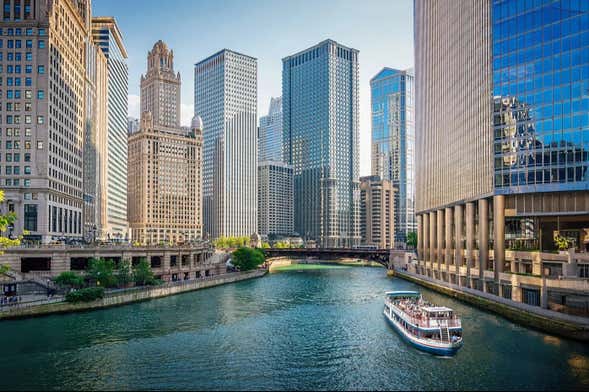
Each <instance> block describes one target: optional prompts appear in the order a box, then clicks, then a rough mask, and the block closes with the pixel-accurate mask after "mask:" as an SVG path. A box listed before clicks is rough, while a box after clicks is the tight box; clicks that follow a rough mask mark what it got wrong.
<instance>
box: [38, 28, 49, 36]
mask: <svg viewBox="0 0 589 392" xmlns="http://www.w3.org/2000/svg"><path fill="white" fill-rule="evenodd" d="M39 35H41V36H45V35H47V31H46V30H45V29H39Z"/></svg>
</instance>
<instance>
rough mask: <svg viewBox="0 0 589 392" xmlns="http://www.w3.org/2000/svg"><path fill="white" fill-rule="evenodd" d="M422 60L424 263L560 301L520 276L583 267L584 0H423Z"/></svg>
mask: <svg viewBox="0 0 589 392" xmlns="http://www.w3.org/2000/svg"><path fill="white" fill-rule="evenodd" d="M415 58H416V86H417V90H416V113H417V118H416V146H417V151H416V179H417V182H416V204H417V223H418V230H417V232H418V246H417V247H418V253H419V260H420V262H422V264H421V265H420V266H419V267H418V270H419V272H420V273H422V274H425V275H428V276H430V277H433V278H436V279H440V280H441V281H444V282H449V283H454V284H458V285H463V286H466V287H471V288H476V289H480V290H483V291H486V292H490V293H492V294H495V295H498V296H502V297H504V298H510V299H512V300H514V301H518V302H526V303H528V304H531V305H539V304H540V303H541V304H542V306H544V307H547V306H548V305H547V303H548V300H547V299H546V298H547V296H548V297H551V298H559V299H558V300H557V301H558V303H560V304H565V303H566V302H567V301H566V296H567V295H568V294H567V290H569V291H568V292H569V293H570V292H575V290H577V289H576V288H575V286H574V284H570V285H569V284H568V283H566V282H565V281H564V280H563V282H561V283H559V284H558V285H557V286H558V287H552V288H551V287H548V289H547V290H548V295H543V296H542V299H540V297H541V295H540V292H541V289H540V286H541V284H542V283H541V282H540V278H537V279H531V280H529V281H528V282H526V283H523V282H520V281H519V278H518V277H517V276H516V275H514V273H523V274H529V275H543V274H548V275H549V277H553V278H556V277H564V278H567V277H572V278H575V279H576V278H579V277H586V276H587V272H586V271H587V270H589V264H587V259H586V252H587V251H589V218H588V216H589V170H588V169H589V3H588V2H586V1H576V0H526V1H521V0H518V1H515V0H485V1H481V2H476V3H475V2H471V1H460V2H442V1H438V2H434V1H428V0H416V1H415ZM560 237H563V238H565V239H567V240H568V241H566V242H568V243H567V244H566V247H567V248H568V249H569V251H568V256H566V257H565V256H561V257H560V259H559V258H558V255H555V256H551V253H552V252H554V251H556V250H557V249H558V248H561V247H562V246H563V245H560V244H559V242H561V243H562V242H563V241H562V239H561V238H560ZM571 249H572V250H571ZM560 250H562V249H560ZM524 285H525V286H526V287H523V286H524ZM544 293H546V289H545V291H544ZM578 294H579V293H578V292H577V295H578ZM579 298H581V297H578V298H577V299H579ZM579 303H581V304H584V305H582V306H587V304H588V303H589V297H585V299H579Z"/></svg>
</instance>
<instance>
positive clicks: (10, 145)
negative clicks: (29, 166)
mask: <svg viewBox="0 0 589 392" xmlns="http://www.w3.org/2000/svg"><path fill="white" fill-rule="evenodd" d="M24 147H25V150H30V149H31V141H30V140H25V143H24ZM6 149H7V150H12V149H14V150H19V149H20V141H18V140H7V141H6ZM42 149H43V141H42V140H37V150H42Z"/></svg>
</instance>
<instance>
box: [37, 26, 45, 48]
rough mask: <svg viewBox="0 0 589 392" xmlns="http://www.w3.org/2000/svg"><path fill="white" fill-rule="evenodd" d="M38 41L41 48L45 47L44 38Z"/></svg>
mask: <svg viewBox="0 0 589 392" xmlns="http://www.w3.org/2000/svg"><path fill="white" fill-rule="evenodd" d="M39 30H40V29H39ZM37 43H38V44H39V46H38V47H39V49H45V41H44V40H42V39H40V40H39V41H38V42H37Z"/></svg>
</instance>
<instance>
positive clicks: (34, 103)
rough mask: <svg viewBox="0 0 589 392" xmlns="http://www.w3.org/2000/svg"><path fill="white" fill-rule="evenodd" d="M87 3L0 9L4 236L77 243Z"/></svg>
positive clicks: (30, 4) (65, 0)
mask: <svg viewBox="0 0 589 392" xmlns="http://www.w3.org/2000/svg"><path fill="white" fill-rule="evenodd" d="M89 18H90V2H89V1H87V2H84V1H76V2H74V1H70V0H60V1H53V2H47V1H31V2H27V4H24V2H23V3H21V2H5V3H4V6H3V8H2V26H1V30H2V34H1V35H0V41H2V43H1V45H2V49H0V52H1V53H2V57H1V60H0V68H1V70H0V71H1V73H2V78H3V79H4V83H3V87H2V107H1V108H0V129H1V130H2V135H1V136H0V143H1V147H0V158H1V160H0V170H1V174H0V181H1V184H0V186H1V187H2V188H3V189H4V191H5V202H4V203H3V205H2V212H7V211H14V212H15V213H16V215H17V217H18V219H17V221H16V222H15V224H14V227H13V228H10V229H9V232H8V233H5V235H9V236H17V235H21V234H23V232H24V231H25V230H26V231H27V232H28V234H26V235H25V236H24V237H25V239H27V240H32V241H43V242H49V241H51V240H52V239H57V238H61V237H68V238H81V237H82V233H83V230H82V226H83V225H82V214H83V206H84V205H83V186H82V172H83V169H84V168H83V163H82V160H83V145H84V131H85V105H84V103H85V100H86V71H85V65H86V55H85V53H86V47H85V45H86V43H87V40H88V37H89V31H88V25H89Z"/></svg>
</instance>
